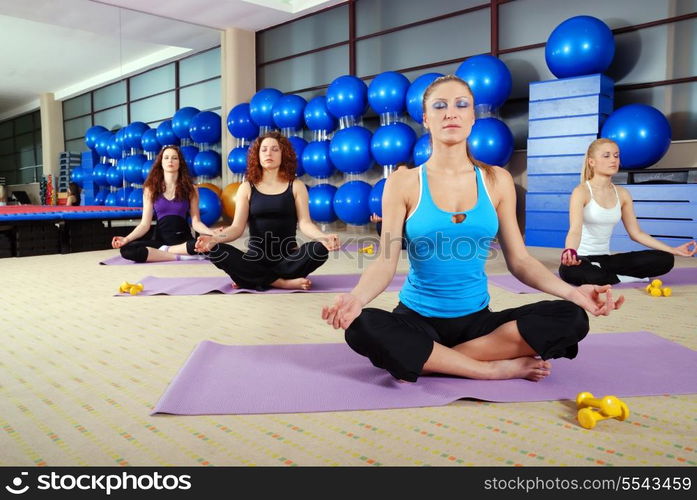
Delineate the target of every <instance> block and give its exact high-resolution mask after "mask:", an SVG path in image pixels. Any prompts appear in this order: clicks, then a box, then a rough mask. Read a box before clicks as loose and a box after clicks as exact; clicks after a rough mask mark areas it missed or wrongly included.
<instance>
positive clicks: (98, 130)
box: [85, 125, 108, 149]
mask: <svg viewBox="0 0 697 500" xmlns="http://www.w3.org/2000/svg"><path fill="white" fill-rule="evenodd" d="M104 132H108V130H107V129H106V127H102V126H101V125H95V126H94V127H90V128H88V129H87V130H86V131H85V145H86V146H87V147H88V148H90V149H94V148H95V146H96V145H97V137H99V135H100V134H103V133H104Z"/></svg>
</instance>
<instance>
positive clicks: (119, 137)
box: [114, 127, 126, 160]
mask: <svg viewBox="0 0 697 500" xmlns="http://www.w3.org/2000/svg"><path fill="white" fill-rule="evenodd" d="M125 140H126V127H121V128H120V129H118V130H117V131H116V133H115V134H114V142H115V143H116V145H117V146H118V147H119V151H123V150H124V149H126V145H125V144H124V141H125ZM119 158H121V155H120V154H119V157H118V158H116V159H117V160H118V159H119Z"/></svg>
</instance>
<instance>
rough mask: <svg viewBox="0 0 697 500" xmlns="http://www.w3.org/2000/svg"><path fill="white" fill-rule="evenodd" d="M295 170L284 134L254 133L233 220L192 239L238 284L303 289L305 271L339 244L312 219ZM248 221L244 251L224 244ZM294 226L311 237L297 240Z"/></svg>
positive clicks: (305, 286) (239, 233) (307, 285)
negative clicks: (299, 242) (196, 239)
mask: <svg viewBox="0 0 697 500" xmlns="http://www.w3.org/2000/svg"><path fill="white" fill-rule="evenodd" d="M295 170H296V158H295V151H294V150H293V146H292V145H291V143H290V141H289V140H288V139H287V138H286V137H284V136H282V135H281V134H279V133H278V132H269V133H268V134H264V135H262V136H260V137H258V138H257V139H256V140H255V141H254V143H253V144H252V145H251V146H250V147H249V157H248V158H247V178H246V180H245V182H243V183H242V184H240V187H239V189H238V190H237V196H236V197H235V216H234V219H233V221H232V224H231V225H230V226H228V227H224V228H221V229H220V230H219V231H216V234H215V236H200V237H199V238H198V241H197V242H196V250H197V251H199V252H202V253H206V255H208V258H209V259H210V261H211V262H212V263H213V264H215V265H216V266H217V267H218V268H220V269H221V270H223V271H224V272H225V273H227V274H228V275H229V276H230V277H231V278H232V280H233V281H234V282H235V285H236V286H238V287H241V288H250V289H254V290H267V289H269V288H287V289H302V290H307V289H309V288H310V287H311V286H312V282H311V281H310V279H309V278H308V277H307V276H308V275H309V274H310V273H312V272H313V271H315V270H316V269H317V268H318V267H319V266H321V265H322V264H324V263H325V262H326V261H327V259H328V257H329V252H330V251H333V250H338V249H339V237H338V236H337V235H336V234H325V233H323V232H322V231H321V230H320V229H319V228H318V227H317V226H316V225H315V223H314V222H312V219H311V218H310V209H309V202H308V194H307V188H306V187H305V184H303V182H302V181H300V180H298V179H296V178H295ZM247 226H249V243H248V250H247V252H243V251H242V250H240V249H238V248H235V247H233V246H232V245H228V244H226V242H232V241H234V240H236V239H237V238H239V237H240V236H242V234H243V233H244V231H245V229H246V228H247ZM296 229H300V231H301V232H302V233H303V234H304V235H305V236H307V237H308V238H310V239H312V240H314V241H310V242H308V243H304V244H302V245H299V244H298V242H297V241H296V239H295V233H296Z"/></svg>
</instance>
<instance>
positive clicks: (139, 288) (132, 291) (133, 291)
mask: <svg viewBox="0 0 697 500" xmlns="http://www.w3.org/2000/svg"><path fill="white" fill-rule="evenodd" d="M143 288H144V287H143V284H142V283H136V284H135V285H131V288H130V290H128V293H130V294H131V295H137V294H139V293H140V292H142V291H143Z"/></svg>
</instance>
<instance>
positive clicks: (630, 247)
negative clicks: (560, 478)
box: [610, 235, 690, 252]
mask: <svg viewBox="0 0 697 500" xmlns="http://www.w3.org/2000/svg"><path fill="white" fill-rule="evenodd" d="M656 239H657V240H659V241H662V242H663V243H665V244H666V245H669V246H671V247H676V246H678V245H682V244H683V243H687V242H688V241H690V240H689V239H682V238H656ZM636 250H649V249H648V248H646V247H645V246H644V245H642V244H641V243H637V242H636V241H633V240H632V239H631V238H629V236H618V235H613V236H612V238H610V251H611V252H633V251H636Z"/></svg>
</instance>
